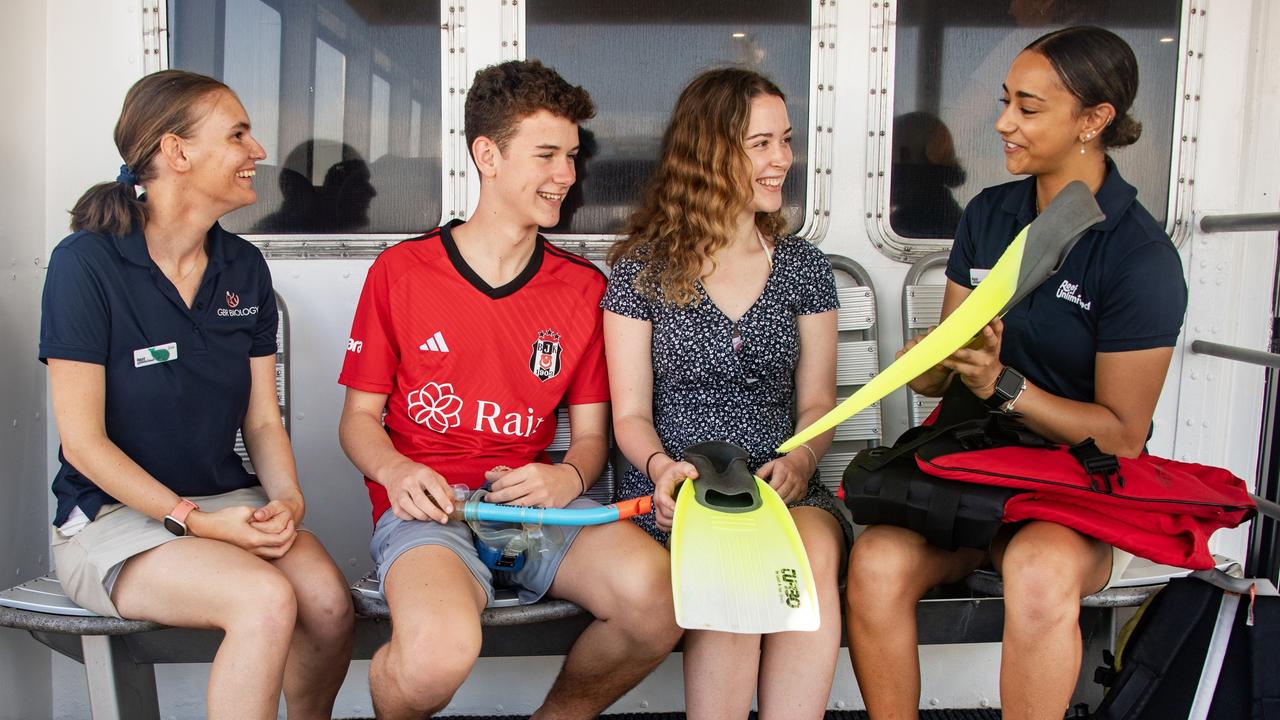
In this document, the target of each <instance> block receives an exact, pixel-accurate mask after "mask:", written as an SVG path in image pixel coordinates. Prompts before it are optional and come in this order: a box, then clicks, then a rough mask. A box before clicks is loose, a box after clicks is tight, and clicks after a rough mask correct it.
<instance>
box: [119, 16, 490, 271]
mask: <svg viewBox="0 0 1280 720" xmlns="http://www.w3.org/2000/svg"><path fill="white" fill-rule="evenodd" d="M263 2H264V3H266V4H267V5H270V6H271V7H273V8H275V9H276V10H277V11H279V10H280V8H279V7H278V6H279V4H280V3H279V0H263ZM140 5H141V9H142V35H143V42H142V45H143V72H144V73H152V72H156V71H158V70H164V69H168V68H171V67H172V64H171V60H170V57H169V3H168V0H140ZM219 5H220V6H221V3H219ZM282 22H283V13H282ZM466 28H467V23H466V8H465V6H463V5H461V4H457V3H454V4H452V5H451V4H450V3H448V2H444V1H443V0H442V2H441V3H440V58H439V60H440V98H439V101H440V102H439V111H440V119H441V123H440V138H439V140H440V181H441V182H440V190H441V198H440V218H439V219H438V221H437V222H438V223H439V224H442V225H443V224H444V223H447V222H448V221H449V220H452V219H454V218H458V217H465V216H466V212H467V200H468V197H469V195H468V188H467V172H466V170H467V167H468V164H469V163H470V157H469V155H468V153H467V147H466V145H467V143H466V136H465V133H464V132H463V105H464V103H465V100H466V94H467V86H468V85H467V84H468V83H469V82H470V72H469V68H468V64H467V54H466V38H467V34H466ZM322 35H323V36H324V37H329V36H330V35H331V34H330V33H328V32H327V31H325V30H324V29H323V28H321V30H320V31H318V32H317V33H316V37H317V38H321V37H322ZM326 42H329V40H326ZM373 67H376V64H374V65H373ZM371 82H372V81H371ZM414 97H418V96H417V95H416V94H415V95H414ZM423 99H426V98H423ZM428 110H429V108H427V107H424V108H423V111H424V112H426V111H428ZM429 229H430V228H425V227H424V228H418V229H415V230H412V231H405V232H393V233H288V234H278V233H248V232H246V233H242V235H243V237H244V238H245V239H246V240H248V241H249V242H250V243H252V244H253V245H255V246H256V247H257V248H258V249H259V250H261V251H262V254H263V255H264V256H266V257H267V258H272V259H276V258H278V259H291V260H301V259H313V258H314V259H343V258H374V257H377V256H378V254H379V253H381V252H382V251H383V250H386V249H387V248H389V247H391V246H392V245H395V244H397V243H399V242H400V241H402V240H408V239H409V238H414V237H418V236H419V235H421V234H422V232H424V231H426V230H429Z"/></svg>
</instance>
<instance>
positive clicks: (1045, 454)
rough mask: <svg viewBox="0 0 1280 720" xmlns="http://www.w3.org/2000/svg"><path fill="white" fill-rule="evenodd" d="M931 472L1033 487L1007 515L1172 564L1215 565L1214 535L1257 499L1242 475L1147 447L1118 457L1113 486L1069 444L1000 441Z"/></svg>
mask: <svg viewBox="0 0 1280 720" xmlns="http://www.w3.org/2000/svg"><path fill="white" fill-rule="evenodd" d="M916 463H917V464H918V465H919V467H920V469H921V470H922V471H924V472H926V473H928V474H930V475H934V476H936V477H941V478H946V479H950V480H959V481H962V482H972V483H978V484H983V485H996V486H999V487H1008V488H1017V489H1021V490H1027V491H1028V492H1025V493H1022V494H1019V495H1017V496H1015V497H1013V498H1011V499H1010V500H1009V501H1008V502H1007V503H1006V504H1005V509H1004V512H1005V514H1004V521H1005V522H1020V521H1023V520H1048V521H1051V522H1056V523H1059V524H1062V525H1065V526H1067V527H1070V528H1072V529H1075V530H1078V531H1080V532H1082V533H1084V534H1085V535H1089V536H1091V537H1095V538H1098V539H1099V540H1103V541H1105V542H1107V543H1110V544H1112V545H1115V546H1116V547H1118V548H1120V549H1121V550H1127V551H1128V552H1131V553H1133V554H1134V555H1138V556H1140V557H1145V558H1148V559H1150V560H1154V561H1156V562H1159V563H1163V564H1166V565H1177V566H1179V567H1186V568H1192V569H1197V570H1199V569H1207V568H1211V567H1213V558H1212V556H1211V555H1210V554H1209V548H1208V542H1209V537H1210V536H1211V535H1212V534H1213V533H1214V531H1216V530H1218V529H1220V528H1224V527H1235V526H1237V525H1239V524H1240V523H1242V522H1244V521H1246V520H1248V519H1250V518H1251V517H1253V514H1254V512H1255V509H1254V503H1253V500H1252V499H1251V498H1250V497H1249V491H1248V488H1247V487H1246V486H1245V483H1244V481H1243V480H1241V479H1240V478H1238V477H1236V476H1235V475H1232V474H1231V473H1230V472H1228V471H1226V470H1223V469H1222V468H1215V467H1209V466H1206V465H1197V464H1195V463H1183V462H1177V461H1174V460H1166V459H1164V458H1158V457H1153V456H1151V455H1147V454H1145V453H1144V454H1143V455H1141V456H1140V457H1138V458H1119V463H1120V471H1119V475H1120V477H1123V478H1124V484H1123V486H1121V485H1120V484H1119V481H1118V480H1117V478H1116V477H1115V476H1114V475H1113V476H1112V478H1111V488H1110V491H1109V492H1108V491H1106V490H1105V486H1102V484H1101V483H1102V480H1101V478H1100V477H1099V476H1097V475H1095V476H1090V475H1087V474H1086V473H1085V472H1084V469H1083V468H1082V467H1081V465H1080V464H1079V462H1078V461H1077V460H1076V459H1075V458H1074V457H1073V456H1072V455H1071V454H1070V453H1068V452H1067V449H1066V447H1065V446H1059V447H1058V448H1056V449H1049V450H1046V449H1037V448H1025V447H1001V448H992V449H988V450H973V451H969V452H959V453H952V454H949V455H943V456H939V457H934V458H932V459H930V460H925V459H923V458H920V457H919V456H917V457H916Z"/></svg>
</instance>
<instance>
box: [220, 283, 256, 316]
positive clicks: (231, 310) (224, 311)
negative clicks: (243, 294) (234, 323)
mask: <svg viewBox="0 0 1280 720" xmlns="http://www.w3.org/2000/svg"><path fill="white" fill-rule="evenodd" d="M257 314H258V306H257V305H251V306H249V307H245V308H242V307H240V295H239V294H238V293H233V292H231V291H230V290H228V291H227V306H226V307H224V308H218V317H244V316H246V315H257Z"/></svg>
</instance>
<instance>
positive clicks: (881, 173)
mask: <svg viewBox="0 0 1280 720" xmlns="http://www.w3.org/2000/svg"><path fill="white" fill-rule="evenodd" d="M876 174H877V175H879V176H880V177H884V171H883V170H881V171H879V172H877V173H876Z"/></svg>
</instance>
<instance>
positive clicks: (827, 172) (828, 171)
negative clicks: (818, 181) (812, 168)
mask: <svg viewBox="0 0 1280 720" xmlns="http://www.w3.org/2000/svg"><path fill="white" fill-rule="evenodd" d="M822 172H823V173H825V174H827V175H830V174H831V168H827V169H826V170H823V171H822Z"/></svg>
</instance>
